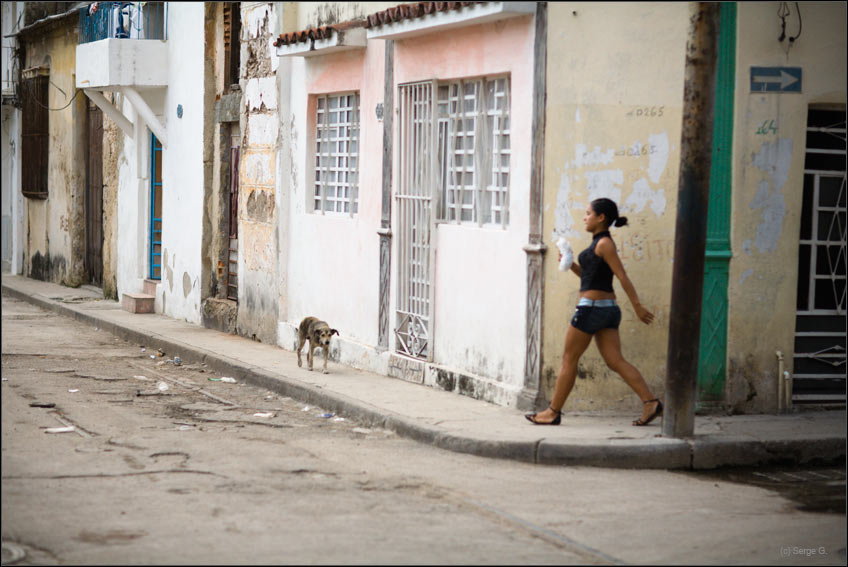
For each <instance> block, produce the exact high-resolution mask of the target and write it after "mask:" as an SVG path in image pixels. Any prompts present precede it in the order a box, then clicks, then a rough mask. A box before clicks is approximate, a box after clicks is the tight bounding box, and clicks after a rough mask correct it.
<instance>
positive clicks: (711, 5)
mask: <svg viewBox="0 0 848 567" xmlns="http://www.w3.org/2000/svg"><path fill="white" fill-rule="evenodd" d="M720 8H721V4H720V3H719V2H690V3H689V35H688V39H687V42H686V70H685V84H684V88H683V129H682V134H681V141H680V177H679V179H678V189H677V222H676V225H675V233H674V268H673V271H672V284H671V319H670V321H669V329H668V331H669V336H668V359H667V364H666V368H667V369H668V371H667V372H668V373H667V374H666V380H665V411H664V414H663V436H665V437H677V438H680V437H691V436H692V435H693V434H694V432H695V391H696V381H697V378H698V344H699V340H700V331H701V300H702V295H703V288H704V250H705V248H706V242H707V207H708V205H709V190H710V157H711V152H712V141H713V101H714V99H715V70H716V59H717V58H718V51H717V40H718V26H719V23H718V22H719V10H720Z"/></svg>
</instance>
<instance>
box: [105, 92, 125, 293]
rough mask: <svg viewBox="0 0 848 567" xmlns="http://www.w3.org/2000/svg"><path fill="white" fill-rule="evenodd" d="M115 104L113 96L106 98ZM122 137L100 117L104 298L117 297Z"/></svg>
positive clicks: (107, 119)
mask: <svg viewBox="0 0 848 567" xmlns="http://www.w3.org/2000/svg"><path fill="white" fill-rule="evenodd" d="M108 98H110V99H112V100H114V98H115V97H114V95H111V94H110V95H108ZM123 146H124V133H123V132H122V131H121V129H120V128H119V127H118V125H117V124H115V123H114V122H113V121H112V120H111V119H110V118H109V117H108V116H107V115H106V113H103V295H104V297H109V298H111V299H115V300H117V299H119V296H118V262H117V257H118V250H117V242H118V160H119V159H120V155H121V152H122V149H123Z"/></svg>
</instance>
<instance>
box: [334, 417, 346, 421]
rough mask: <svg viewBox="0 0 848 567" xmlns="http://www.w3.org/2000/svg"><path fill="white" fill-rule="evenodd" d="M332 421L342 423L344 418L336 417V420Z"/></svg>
mask: <svg viewBox="0 0 848 567" xmlns="http://www.w3.org/2000/svg"><path fill="white" fill-rule="evenodd" d="M333 421H344V418H343V417H337V418H336V419H334V420H333Z"/></svg>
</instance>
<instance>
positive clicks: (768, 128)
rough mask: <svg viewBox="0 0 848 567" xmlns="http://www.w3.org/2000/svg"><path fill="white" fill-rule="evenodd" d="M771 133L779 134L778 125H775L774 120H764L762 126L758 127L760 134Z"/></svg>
mask: <svg viewBox="0 0 848 567" xmlns="http://www.w3.org/2000/svg"><path fill="white" fill-rule="evenodd" d="M769 133H771V134H777V126H775V124H774V120H764V121H763V124H762V126H760V127H759V129H757V135H758V136H765V135H766V134H769Z"/></svg>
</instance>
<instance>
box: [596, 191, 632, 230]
mask: <svg viewBox="0 0 848 567" xmlns="http://www.w3.org/2000/svg"><path fill="white" fill-rule="evenodd" d="M592 210H593V211H595V214H596V215H604V216H606V218H607V226H625V225H627V217H620V216H618V205H616V204H615V201H613V200H612V199H607V198H606V197H601V198H600V199H595V200H594V201H592Z"/></svg>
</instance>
